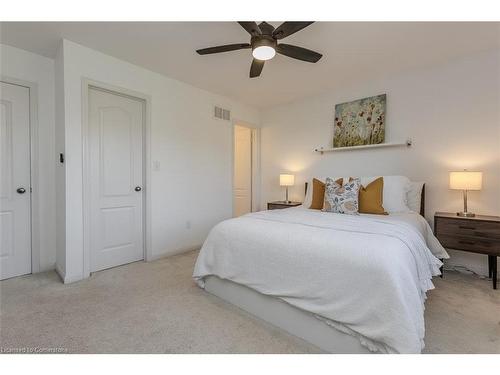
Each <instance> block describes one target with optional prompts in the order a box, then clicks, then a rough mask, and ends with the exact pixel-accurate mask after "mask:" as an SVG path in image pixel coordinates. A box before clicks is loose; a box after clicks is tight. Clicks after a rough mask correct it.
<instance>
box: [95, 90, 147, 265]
mask: <svg viewBox="0 0 500 375" xmlns="http://www.w3.org/2000/svg"><path fill="white" fill-rule="evenodd" d="M144 129H145V101H144V100H142V99H140V98H136V97H132V96H128V95H123V94H121V93H118V92H113V91H109V90H105V89H100V88H98V87H94V86H89V90H88V155H87V157H88V188H89V190H88V191H89V196H88V197H89V199H88V207H87V209H88V210H89V211H88V212H89V245H90V246H89V250H90V272H95V271H99V270H103V269H106V268H111V267H115V266H119V265H122V264H126V263H131V262H135V261H138V260H142V259H144V249H145V244H144V216H145V215H144V206H145V204H144V180H145V179H144V148H145V147H144Z"/></svg>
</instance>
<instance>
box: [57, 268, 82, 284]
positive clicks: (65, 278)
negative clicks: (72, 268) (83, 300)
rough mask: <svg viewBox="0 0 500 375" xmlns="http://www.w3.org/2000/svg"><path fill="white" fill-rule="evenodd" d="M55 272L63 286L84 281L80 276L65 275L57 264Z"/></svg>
mask: <svg viewBox="0 0 500 375" xmlns="http://www.w3.org/2000/svg"><path fill="white" fill-rule="evenodd" d="M55 270H56V273H57V274H58V275H59V278H60V279H61V281H62V282H63V284H71V283H76V282H77V281H82V280H83V279H84V277H83V276H82V275H76V276H68V275H66V273H65V272H64V271H63V270H61V269H60V268H59V267H58V266H57V264H56V268H55Z"/></svg>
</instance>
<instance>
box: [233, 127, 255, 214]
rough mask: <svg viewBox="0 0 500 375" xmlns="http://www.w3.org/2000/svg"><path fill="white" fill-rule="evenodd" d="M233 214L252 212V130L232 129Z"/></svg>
mask: <svg viewBox="0 0 500 375" xmlns="http://www.w3.org/2000/svg"><path fill="white" fill-rule="evenodd" d="M233 189H234V191H233V211H234V212H233V214H234V216H235V217H237V216H241V215H244V214H246V213H249V212H251V211H252V129H250V128H246V127H244V126H238V125H235V127H234V182H233Z"/></svg>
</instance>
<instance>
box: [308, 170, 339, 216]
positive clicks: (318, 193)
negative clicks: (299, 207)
mask: <svg viewBox="0 0 500 375" xmlns="http://www.w3.org/2000/svg"><path fill="white" fill-rule="evenodd" d="M342 180H343V179H342V178H339V179H338V180H337V181H335V182H336V183H337V184H339V185H342ZM312 189H313V191H312V200H311V206H310V207H309V208H310V209H313V210H322V209H323V203H324V202H325V183H324V182H322V181H320V180H318V179H317V178H313V183H312Z"/></svg>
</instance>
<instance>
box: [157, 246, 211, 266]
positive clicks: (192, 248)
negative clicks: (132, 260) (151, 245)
mask: <svg viewBox="0 0 500 375" xmlns="http://www.w3.org/2000/svg"><path fill="white" fill-rule="evenodd" d="M201 246H202V245H196V246H189V247H183V248H180V249H176V250H173V251H171V250H170V251H168V252H164V253H161V254H155V255H153V256H151V258H150V259H148V262H153V261H155V260H158V259H162V258H168V257H171V256H174V255H179V254H184V253H189V252H190V251H195V250H200V249H201Z"/></svg>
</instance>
